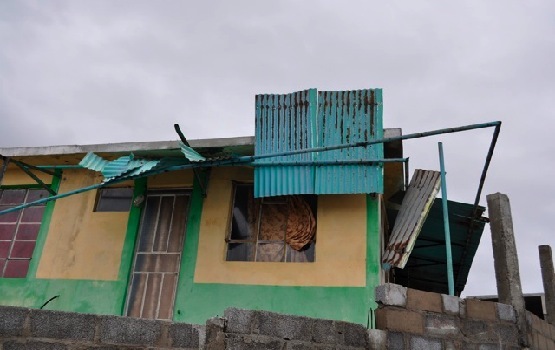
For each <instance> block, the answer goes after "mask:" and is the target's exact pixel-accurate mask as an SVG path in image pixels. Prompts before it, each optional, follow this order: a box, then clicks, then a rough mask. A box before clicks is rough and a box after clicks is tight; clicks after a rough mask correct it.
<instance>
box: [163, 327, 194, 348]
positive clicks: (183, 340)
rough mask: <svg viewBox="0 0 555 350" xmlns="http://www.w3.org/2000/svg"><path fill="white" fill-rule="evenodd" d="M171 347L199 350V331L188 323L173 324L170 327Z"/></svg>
mask: <svg viewBox="0 0 555 350" xmlns="http://www.w3.org/2000/svg"><path fill="white" fill-rule="evenodd" d="M168 333H169V336H170V339H171V346H173V347H176V348H197V349H198V348H199V344H200V341H199V332H198V329H197V328H195V327H193V325H191V324H187V323H172V324H171V325H170V327H169V331H168Z"/></svg>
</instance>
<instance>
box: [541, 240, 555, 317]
mask: <svg viewBox="0 0 555 350" xmlns="http://www.w3.org/2000/svg"><path fill="white" fill-rule="evenodd" d="M538 250H539V253H540V267H541V269H542V280H543V291H544V293H545V308H546V312H547V317H546V320H547V322H549V323H550V324H555V280H554V278H553V277H554V272H553V256H552V254H551V247H550V246H548V245H540V246H539V247H538Z"/></svg>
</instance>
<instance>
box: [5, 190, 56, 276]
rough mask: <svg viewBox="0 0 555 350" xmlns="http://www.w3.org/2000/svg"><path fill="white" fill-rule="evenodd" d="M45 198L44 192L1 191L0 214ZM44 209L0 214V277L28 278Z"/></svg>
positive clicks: (37, 208)
mask: <svg viewBox="0 0 555 350" xmlns="http://www.w3.org/2000/svg"><path fill="white" fill-rule="evenodd" d="M44 197H48V191H46V190H43V189H3V190H0V211H2V210H5V209H9V208H11V207H14V206H16V205H20V204H23V203H29V202H34V201H36V200H39V199H41V198H44ZM44 209H45V205H44V204H42V205H37V206H33V207H29V208H25V209H22V210H18V211H14V212H11V213H7V214H2V215H0V277H11V278H24V277H26V276H27V271H28V270H29V263H30V261H31V258H32V256H33V251H34V250H35V244H36V241H37V236H38V233H39V230H40V225H41V222H42V216H43V213H44Z"/></svg>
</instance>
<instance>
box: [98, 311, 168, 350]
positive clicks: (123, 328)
mask: <svg viewBox="0 0 555 350" xmlns="http://www.w3.org/2000/svg"><path fill="white" fill-rule="evenodd" d="M161 335H162V322H161V321H155V320H143V319H137V318H131V317H119V316H101V317H100V340H101V341H102V342H103V343H114V344H133V345H135V344H136V345H143V346H150V345H157V343H158V340H159V339H160V336H161Z"/></svg>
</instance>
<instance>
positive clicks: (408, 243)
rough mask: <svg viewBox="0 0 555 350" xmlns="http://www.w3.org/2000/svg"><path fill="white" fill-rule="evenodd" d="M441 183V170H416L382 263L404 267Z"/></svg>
mask: <svg viewBox="0 0 555 350" xmlns="http://www.w3.org/2000/svg"><path fill="white" fill-rule="evenodd" d="M440 184H441V178H440V172H439V171H433V170H421V169H417V170H415V172H414V175H413V176H412V179H411V181H410V184H409V187H408V188H407V192H406V194H405V197H404V198H403V203H402V204H401V209H400V210H399V214H398V215H397V218H396V219H395V226H394V227H393V231H392V233H391V237H390V238H389V243H388V244H387V246H386V248H385V251H384V255H383V259H382V263H383V264H385V265H389V266H393V267H398V268H404V267H405V264H406V263H407V260H408V258H409V255H410V253H411V252H412V249H413V247H414V242H415V241H416V238H417V237H418V234H419V233H420V230H421V229H422V225H423V224H424V221H425V220H426V217H427V216H428V212H429V211H430V208H431V206H432V204H433V202H434V198H435V197H436V196H437V194H438V192H439V186H440Z"/></svg>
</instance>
